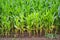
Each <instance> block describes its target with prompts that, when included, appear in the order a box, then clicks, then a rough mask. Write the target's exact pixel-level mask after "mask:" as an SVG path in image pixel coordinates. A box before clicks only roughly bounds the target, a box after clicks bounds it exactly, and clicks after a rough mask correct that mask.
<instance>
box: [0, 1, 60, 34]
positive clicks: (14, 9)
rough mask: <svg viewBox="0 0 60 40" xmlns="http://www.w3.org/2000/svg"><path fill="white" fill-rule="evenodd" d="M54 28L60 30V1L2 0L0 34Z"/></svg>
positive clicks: (0, 5)
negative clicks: (12, 30)
mask: <svg viewBox="0 0 60 40" xmlns="http://www.w3.org/2000/svg"><path fill="white" fill-rule="evenodd" d="M52 26H54V27H55V28H57V30H59V29H60V0H0V34H4V33H10V30H11V29H14V28H15V29H16V30H21V31H25V30H26V29H27V30H29V31H31V30H33V29H36V30H37V31H38V30H41V31H42V28H43V29H44V30H45V32H46V31H47V30H50V31H51V30H53V28H52ZM58 28H59V29H58Z"/></svg>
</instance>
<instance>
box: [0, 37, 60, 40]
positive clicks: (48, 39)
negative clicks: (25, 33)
mask: <svg viewBox="0 0 60 40" xmlns="http://www.w3.org/2000/svg"><path fill="white" fill-rule="evenodd" d="M0 40H60V37H57V38H54V39H52V38H45V37H30V38H27V37H24V38H0Z"/></svg>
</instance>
